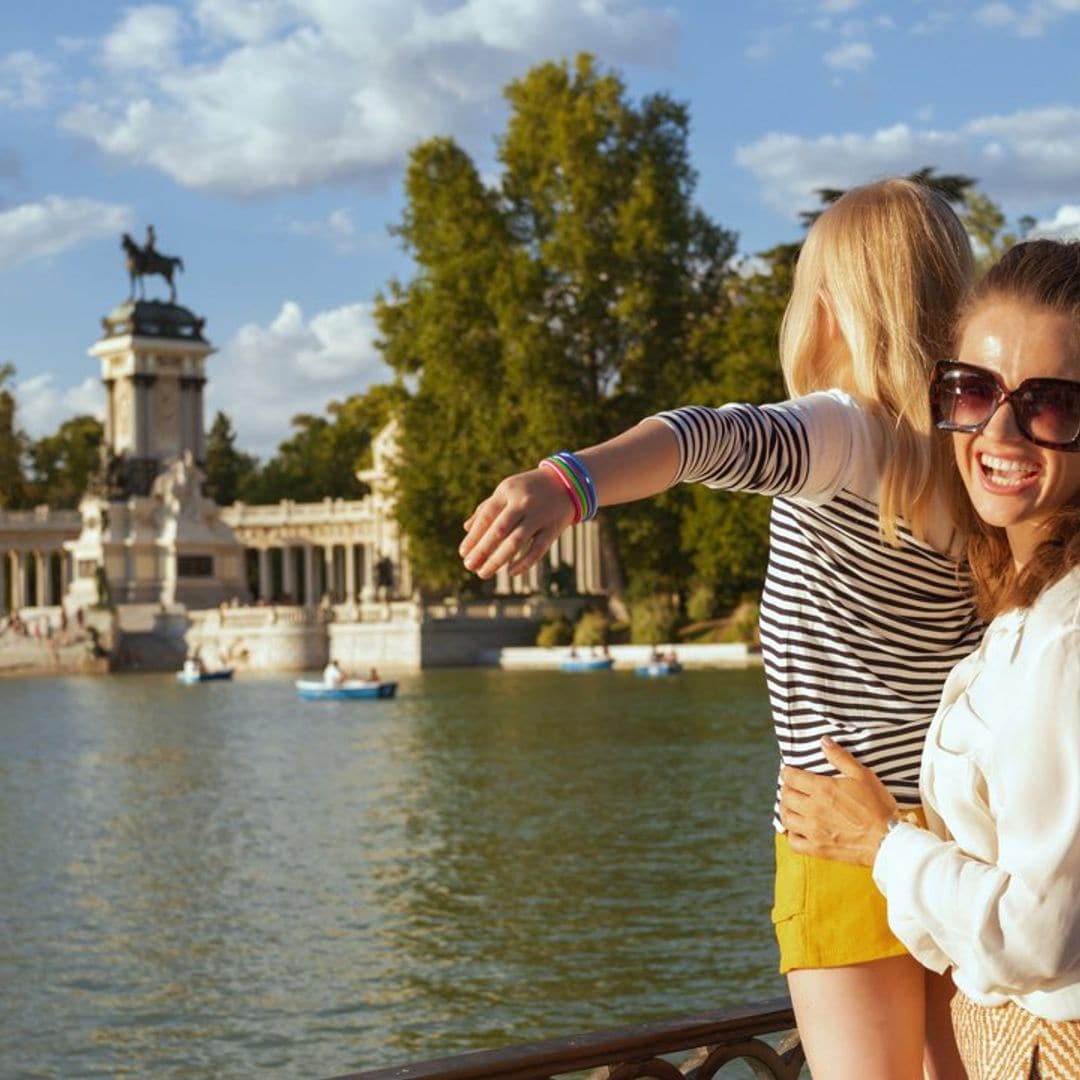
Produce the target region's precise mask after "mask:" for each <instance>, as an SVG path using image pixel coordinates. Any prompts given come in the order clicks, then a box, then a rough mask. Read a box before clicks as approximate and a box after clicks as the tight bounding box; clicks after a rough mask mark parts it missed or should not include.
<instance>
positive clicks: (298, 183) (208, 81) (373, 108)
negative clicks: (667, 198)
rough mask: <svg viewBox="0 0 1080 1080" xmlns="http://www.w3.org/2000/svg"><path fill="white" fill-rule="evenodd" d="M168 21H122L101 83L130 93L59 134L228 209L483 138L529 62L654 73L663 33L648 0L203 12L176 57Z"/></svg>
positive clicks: (221, 4) (91, 105) (227, 7)
mask: <svg viewBox="0 0 1080 1080" xmlns="http://www.w3.org/2000/svg"><path fill="white" fill-rule="evenodd" d="M168 10H171V9H161V8H158V7H143V8H136V9H134V10H133V11H132V12H129V14H128V15H127V16H125V19H124V21H122V22H121V24H120V25H119V26H118V27H117V28H116V29H115V30H114V31H113V33H112V34H111V35H110V37H109V38H108V39H107V42H111V43H112V45H111V48H112V52H111V53H110V52H108V51H107V55H108V56H111V57H112V59H111V61H110V63H111V64H112V69H111V70H112V71H115V70H117V69H118V68H120V67H124V68H126V69H130V67H131V66H132V65H133V64H135V63H136V62H141V61H140V59H139V58H141V57H143V56H147V57H149V56H154V57H156V58H157V60H158V63H157V64H155V65H154V66H153V67H150V66H148V68H147V71H146V72H145V73H144V76H145V77H144V78H143V79H142V80H141V82H140V83H138V84H132V85H127V84H126V83H123V80H122V79H120V81H119V82H114V83H112V84H111V85H109V86H106V88H105V89H104V91H103V90H101V88H99V89H98V92H97V93H95V94H94V95H89V94H88V95H87V96H86V97H85V98H84V100H82V101H81V102H80V103H79V104H77V105H76V106H75V107H74V108H72V109H70V110H69V111H68V112H67V113H66V114H65V115H64V117H63V118H62V120H61V123H62V125H63V127H64V128H65V129H67V130H68V131H71V132H74V133H76V134H78V135H81V136H83V137H85V138H87V139H89V140H91V141H92V142H93V143H95V144H96V145H97V146H98V147H99V148H100V149H102V150H103V151H105V152H106V153H107V154H110V155H112V156H115V157H118V158H121V159H123V160H125V161H127V162H130V163H133V164H137V165H145V166H151V167H153V168H156V169H159V170H161V171H162V172H164V173H166V174H167V175H169V176H170V177H172V178H173V179H174V180H176V181H178V182H179V183H181V184H183V185H185V186H187V187H193V188H200V189H206V190H210V191H215V192H218V193H223V194H228V195H233V196H237V197H241V198H244V197H250V196H255V195H260V194H265V193H268V192H273V191H282V190H290V189H300V188H307V187H310V186H312V185H316V184H323V183H327V182H335V181H343V180H346V179H356V178H359V177H363V176H365V175H373V176H379V175H380V174H382V173H383V172H385V171H386V170H387V169H391V168H396V167H398V166H399V165H400V163H401V160H402V158H403V156H404V155H405V153H406V152H407V151H408V149H409V148H410V147H411V146H413V145H414V144H415V143H416V142H417V141H418V140H420V139H422V138H425V137H428V136H430V135H433V134H436V133H445V132H454V133H456V134H458V135H459V136H460V137H462V138H464V139H465V140H466V141H467V140H468V139H469V138H470V137H474V136H476V135H477V134H478V133H479V132H480V131H481V130H485V131H486V130H488V128H489V126H490V125H488V124H487V119H489V118H490V114H491V113H492V112H493V111H495V110H497V109H501V108H502V105H501V90H502V87H503V86H504V85H505V83H506V82H507V81H508V80H509V79H510V78H511V77H513V76H515V75H518V74H520V73H521V72H522V71H523V70H524V69H525V68H526V67H527V66H528V65H529V64H531V63H535V62H537V61H540V60H545V59H549V58H551V57H552V56H570V55H573V54H575V53H576V52H578V51H580V50H589V51H593V52H596V53H598V54H600V55H603V56H604V57H605V58H606V59H607V60H608V62H611V63H616V64H617V63H626V62H629V63H640V64H650V65H656V64H657V63H670V62H671V61H672V60H673V58H674V43H675V34H676V22H675V16H674V14H673V12H672V11H671V10H670V9H668V8H665V7H661V6H659V5H658V4H656V3H655V2H654V0H527V2H526V0H462V2H460V3H457V4H455V5H453V6H450V5H447V4H446V3H444V2H442V0H352V2H351V3H345V4H327V3H325V0H276V2H270V3H267V4H256V3H254V2H253V0H213V3H211V2H210V0H203V2H200V3H199V4H198V5H197V6H196V8H195V13H194V19H193V20H192V22H191V25H190V26H189V27H188V28H187V30H188V34H187V39H185V41H187V40H188V39H190V40H189V48H188V52H189V53H190V58H188V57H187V56H185V55H181V56H180V57H179V58H178V57H177V55H176V49H177V43H178V42H179V41H180V38H181V27H180V25H179V23H178V22H176V21H175V20H174V21H172V22H170V21H169V20H168V19H166V18H164V16H163V14H162V12H163V11H168ZM140 41H141V42H144V43H147V44H146V45H145V52H144V51H140V48H139V47H138V43H139V42H140ZM160 65H164V66H160ZM106 76H107V77H108V76H109V72H108V71H107V72H106ZM122 83H123V84H122ZM121 84H122V85H121ZM133 85H138V87H139V92H138V93H137V94H135V93H133V89H132V86H133ZM481 125H484V127H483V128H481Z"/></svg>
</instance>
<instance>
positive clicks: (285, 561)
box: [281, 544, 300, 604]
mask: <svg viewBox="0 0 1080 1080" xmlns="http://www.w3.org/2000/svg"><path fill="white" fill-rule="evenodd" d="M281 591H282V592H283V593H284V594H285V595H286V596H288V597H290V598H291V600H292V602H293V603H294V604H295V603H297V601H298V600H299V599H300V596H299V594H298V593H297V591H296V552H295V549H294V548H292V547H290V546H289V545H288V544H283V545H282V548H281Z"/></svg>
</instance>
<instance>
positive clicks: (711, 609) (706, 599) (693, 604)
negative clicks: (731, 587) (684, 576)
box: [686, 581, 716, 623]
mask: <svg viewBox="0 0 1080 1080" xmlns="http://www.w3.org/2000/svg"><path fill="white" fill-rule="evenodd" d="M715 615H716V589H715V588H713V586H712V585H711V584H710V583H709V582H707V581H697V582H694V584H693V585H691V586H690V595H689V596H688V597H687V598H686V617H687V618H688V619H689V620H690V621H691V622H695V623H696V622H705V621H706V620H707V619H711V618H713V617H714V616H715Z"/></svg>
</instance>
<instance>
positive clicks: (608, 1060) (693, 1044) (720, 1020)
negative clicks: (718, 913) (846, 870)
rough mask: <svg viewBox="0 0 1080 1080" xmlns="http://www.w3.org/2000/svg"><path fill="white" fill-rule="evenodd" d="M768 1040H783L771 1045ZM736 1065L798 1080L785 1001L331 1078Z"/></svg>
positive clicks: (673, 1076)
mask: <svg viewBox="0 0 1080 1080" xmlns="http://www.w3.org/2000/svg"><path fill="white" fill-rule="evenodd" d="M763 1035H777V1036H779V1039H777V1040H774V1041H775V1042H776V1045H775V1046H773V1045H771V1044H770V1043H768V1042H766V1041H765V1040H764V1039H763V1038H762V1036H763ZM672 1058H674V1059H675V1060H674V1061H673V1060H670V1059H672ZM736 1061H741V1062H744V1063H745V1064H746V1065H747V1066H748V1067H749V1069H750V1072H751V1075H752V1076H754V1077H755V1078H757V1080H796V1077H798V1075H799V1073H800V1071H801V1069H802V1066H803V1052H802V1047H801V1046H800V1045H799V1038H798V1033H797V1032H796V1031H795V1016H794V1013H793V1012H792V1009H791V1001H790V1000H789V999H788V998H786V997H782V998H774V999H773V1000H771V1001H762V1002H758V1003H756V1004H753V1005H746V1006H741V1007H739V1008H734V1009H721V1010H719V1011H717V1012H707V1013H698V1014H696V1015H694V1016H684V1017H678V1018H676V1019H673V1020H659V1021H654V1022H652V1023H647V1024H637V1025H635V1026H633V1027H624V1028H615V1029H612V1030H609V1031H597V1032H592V1033H590V1034H587V1035H571V1036H569V1037H567V1038H564V1039H548V1040H545V1041H544V1042H538V1043H529V1044H525V1045H521V1046H512V1047H508V1048H507V1049H504V1050H482V1051H479V1052H477V1053H471V1054H460V1055H457V1056H456V1057H448V1058H441V1059H439V1060H435V1061H422V1062H418V1063H416V1064H412V1065H396V1066H390V1067H388V1068H384V1069H375V1070H372V1071H370V1072H362V1073H349V1074H348V1075H346V1076H339V1077H335V1078H334V1080H551V1078H552V1077H556V1076H565V1075H567V1074H571V1073H584V1072H588V1073H589V1074H590V1075H589V1078H588V1080H640V1078H645V1077H648V1078H651V1080H712V1078H713V1077H716V1076H718V1074H719V1073H720V1072H721V1070H722V1069H723V1068H724V1066H726V1065H728V1064H730V1063H732V1062H736Z"/></svg>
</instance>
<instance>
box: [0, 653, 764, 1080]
mask: <svg viewBox="0 0 1080 1080" xmlns="http://www.w3.org/2000/svg"><path fill="white" fill-rule="evenodd" d="M357 704H358V703H326V704H317V705H300V704H299V703H297V702H296V701H295V700H294V698H293V696H292V694H291V689H290V687H289V684H288V683H287V682H286V681H283V680H277V679H261V680H260V679H245V680H242V681H238V682H237V683H236V684H235V685H232V686H230V685H229V684H221V685H212V684H208V685H206V686H202V687H194V688H186V687H178V686H176V685H175V684H174V683H173V682H172V681H171V680H168V679H164V678H158V677H137V678H125V679H111V680H55V681H12V682H8V683H0V724H2V731H3V734H4V738H5V743H6V753H5V760H4V763H3V764H2V765H0V779H2V781H3V783H2V784H0V826H2V836H0V910H2V911H3V912H5V913H6V915H5V916H4V918H5V921H6V924H7V925H6V926H5V934H4V938H3V941H4V943H3V945H2V946H0V975H2V977H3V989H2V990H0V1037H2V1039H3V1042H4V1045H5V1046H6V1047H8V1048H11V1047H14V1048H15V1051H14V1056H13V1057H12V1055H11V1054H9V1053H5V1058H6V1059H8V1060H6V1063H5V1067H7V1068H10V1069H11V1070H12V1071H11V1075H15V1076H17V1075H26V1076H31V1075H33V1076H58V1077H59V1076H62V1077H65V1078H66V1077H80V1076H101V1075H110V1076H113V1075H117V1076H119V1075H137V1076H144V1075H153V1076H155V1077H157V1076H177V1077H211V1076H212V1077H215V1078H220V1077H227V1076H247V1075H250V1074H251V1072H252V1071H255V1070H258V1069H267V1070H274V1075H275V1076H304V1077H311V1076H318V1075H331V1074H334V1073H340V1072H343V1071H346V1070H348V1069H352V1068H360V1067H373V1066H375V1065H377V1064H382V1063H386V1062H389V1061H396V1060H401V1059H402V1058H404V1057H407V1056H417V1055H422V1056H425V1057H426V1056H433V1055H439V1054H444V1053H451V1052H454V1051H457V1050H460V1049H465V1048H473V1047H478V1046H492V1045H498V1044H501V1043H506V1042H510V1041H520V1040H524V1039H531V1038H540V1037H546V1036H550V1035H554V1034H558V1033H568V1032H573V1031H581V1030H586V1029H589V1028H596V1027H601V1026H608V1025H611V1024H617V1023H623V1022H630V1021H632V1020H636V1019H645V1018H653V1017H657V1016H662V1015H671V1014H673V1013H678V1012H686V1011H695V1010H698V1009H704V1008H714V1007H718V1006H720V1005H722V1004H725V1003H729V1002H734V1001H738V1000H745V999H747V998H754V997H766V996H770V995H772V994H774V993H777V992H779V989H780V983H779V979H778V977H777V976H776V975H775V956H774V952H773V946H772V942H771V938H770V934H769V928H768V919H767V913H768V903H769V896H768V892H769V858H770V834H769V811H770V803H771V792H772V781H773V775H774V768H775V766H774V761H775V758H774V753H773V751H772V748H771V739H770V735H769V730H768V722H767V709H766V705H765V700H764V693H763V689H762V681H761V676H760V672H757V671H751V672H731V673H720V672H701V673H698V672H688V673H686V674H685V675H684V676H682V677H681V678H680V679H679V680H678V681H677V682H676V681H675V680H670V681H668V680H635V679H634V678H633V676H631V675H622V674H620V673H614V674H603V675H599V676H596V675H584V676H563V675H559V674H552V673H505V672H495V671H454V672H432V673H425V674H424V675H423V676H416V677H414V678H412V679H405V680H403V685H402V688H401V698H400V699H399V700H397V701H393V702H381V703H375V704H374V705H373V704H372V703H365V704H364V707H363V708H361V709H357V707H356V705H357ZM5 1075H6V1074H5Z"/></svg>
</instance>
